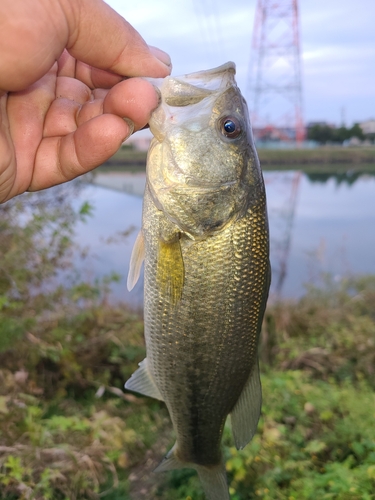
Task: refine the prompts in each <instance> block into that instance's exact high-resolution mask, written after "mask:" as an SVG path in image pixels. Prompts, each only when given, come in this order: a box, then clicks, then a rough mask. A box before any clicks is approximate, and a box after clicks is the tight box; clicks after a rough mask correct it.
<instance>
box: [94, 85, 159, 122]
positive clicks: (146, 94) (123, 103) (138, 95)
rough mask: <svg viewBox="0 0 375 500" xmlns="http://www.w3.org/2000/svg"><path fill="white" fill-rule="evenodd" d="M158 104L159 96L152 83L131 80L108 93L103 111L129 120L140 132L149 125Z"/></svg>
mask: <svg viewBox="0 0 375 500" xmlns="http://www.w3.org/2000/svg"><path fill="white" fill-rule="evenodd" d="M158 104H159V99H158V94H157V93H156V92H155V89H154V87H153V85H151V83H149V82H147V81H146V80H143V79H142V78H129V79H128V80H124V81H123V82H120V83H118V84H117V85H116V86H115V87H113V88H112V89H111V90H109V91H108V94H107V95H106V97H105V99H104V103H103V111H104V113H113V114H115V115H118V116H122V117H127V118H129V119H130V120H131V121H132V122H133V123H134V130H139V129H141V128H143V127H144V126H145V125H146V124H147V123H148V121H149V119H150V115H151V112H152V110H154V109H155V108H156V107H157V106H158Z"/></svg>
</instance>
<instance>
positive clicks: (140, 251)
mask: <svg viewBox="0 0 375 500" xmlns="http://www.w3.org/2000/svg"><path fill="white" fill-rule="evenodd" d="M144 259H145V241H144V236H143V233H142V231H139V233H138V236H137V238H136V240H135V242H134V247H133V250H132V254H131V257H130V265H129V274H128V282H127V287H128V290H129V292H130V291H131V290H133V288H134V287H135V285H136V283H137V281H138V280H139V276H140V274H141V268H142V263H143V261H144Z"/></svg>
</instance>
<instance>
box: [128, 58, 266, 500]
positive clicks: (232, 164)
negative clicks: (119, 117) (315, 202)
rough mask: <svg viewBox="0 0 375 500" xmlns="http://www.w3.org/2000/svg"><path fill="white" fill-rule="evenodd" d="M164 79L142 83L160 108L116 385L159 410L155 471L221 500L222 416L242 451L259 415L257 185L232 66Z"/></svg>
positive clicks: (260, 221) (224, 492) (261, 229)
mask: <svg viewBox="0 0 375 500" xmlns="http://www.w3.org/2000/svg"><path fill="white" fill-rule="evenodd" d="M199 77H200V78H201V79H199ZM165 80H166V81H164V82H163V81H157V80H152V82H153V83H154V84H157V85H158V86H159V88H160V90H161V95H162V104H161V107H160V109H159V110H156V111H155V112H154V114H153V116H152V119H151V121H150V127H151V131H152V132H153V133H154V135H155V139H154V140H153V143H152V145H151V147H150V151H149V155H148V162H147V183H146V191H145V196H144V202H143V220H142V230H141V234H140V236H139V237H138V238H137V241H136V245H135V249H134V251H133V255H132V261H131V273H130V275H129V281H128V283H130V288H131V287H132V286H133V285H134V283H135V282H136V280H137V277H138V275H139V269H140V263H141V261H142V259H144V262H145V272H144V280H145V282H144V290H145V304H144V315H145V340H146V351H147V358H146V360H144V361H143V362H142V363H141V364H140V368H139V369H138V370H137V372H135V374H134V375H133V376H132V378H131V379H130V380H129V381H128V382H127V383H126V385H125V387H126V388H128V389H130V390H133V391H136V392H140V393H142V394H145V395H148V396H151V397H155V398H158V399H160V400H162V401H164V402H165V404H166V406H167V408H168V411H169V414H170V417H171V420H172V424H173V427H174V430H175V433H176V443H175V445H174V447H173V448H172V450H171V451H170V452H169V453H168V454H167V456H166V458H165V459H164V461H163V462H162V463H161V465H160V466H159V467H158V470H159V471H164V470H170V469H173V468H181V467H193V468H195V469H196V470H197V472H198V474H199V477H200V479H201V481H202V484H203V487H204V490H205V492H206V495H207V497H208V498H209V499H210V500H227V499H229V493H228V487H227V485H226V474H225V467H224V464H223V459H222V453H221V439H222V433H223V429H224V424H225V421H226V418H227V416H228V415H229V414H230V415H231V417H232V431H233V436H234V440H235V444H236V446H237V448H242V447H244V446H245V445H246V444H247V443H248V442H249V441H250V439H251V438H252V436H253V434H254V433H255V431H256V426H257V422H258V419H259V414H260V407H261V387H260V378H259V369H258V354H257V350H258V340H259V334H260V330H261V323H262V319H263V314H264V310H265V306H266V301H267V296H268V289H269V283H270V266H269V242H268V221H267V210H266V198H265V191H264V183H263V177H262V174H261V171H260V168H259V161H258V158H257V155H256V152H255V149H254V145H253V142H252V135H251V130H250V125H249V121H248V116H247V108H246V104H245V101H244V100H243V98H242V96H241V94H240V92H239V90H238V88H237V87H236V85H235V82H234V65H233V64H232V63H228V64H227V65H224V66H222V67H220V68H216V69H215V70H210V71H208V72H201V73H197V74H193V75H187V76H185V77H181V78H179V79H175V81H174V80H173V78H172V77H169V79H168V78H167V79H165ZM175 82H176V83H175ZM168 103H173V106H171V105H170V104H168ZM193 107H194V108H193ZM179 108H180V109H179ZM182 108H183V109H182ZM192 108H193V109H194V110H195V111H194V113H193V112H192ZM210 110H211V111H210ZM184 113H185V115H184ZM186 113H187V115H186ZM207 113H211V114H209V116H208V117H207ZM168 116H173V120H172V121H173V123H171V120H169V119H168ZM223 116H224V118H223ZM184 117H186V120H184ZM227 117H228V118H227ZM200 119H201V120H202V124H203V125H202V127H203V129H202V131H200V129H199V123H200V122H199V120H200ZM226 119H228V120H229V123H230V126H229V134H231V133H232V130H234V131H236V128H235V127H236V126H238V127H239V129H240V133H238V134H237V135H236V133H235V134H234V136H233V140H228V138H229V139H232V136H231V135H229V136H226V135H225V130H224V131H223V128H222V124H223V120H226ZM184 123H187V125H186V127H185V126H184ZM171 127H173V128H171ZM202 138H203V139H202ZM207 144H212V145H213V148H214V153H215V154H213V155H212V158H210V155H209V151H210V149H209V147H207Z"/></svg>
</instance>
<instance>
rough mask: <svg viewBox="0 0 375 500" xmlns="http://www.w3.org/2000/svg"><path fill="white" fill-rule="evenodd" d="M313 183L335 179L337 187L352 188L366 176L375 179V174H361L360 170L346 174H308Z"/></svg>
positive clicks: (349, 171) (346, 172) (348, 171)
mask: <svg viewBox="0 0 375 500" xmlns="http://www.w3.org/2000/svg"><path fill="white" fill-rule="evenodd" d="M306 175H307V177H308V178H309V180H310V181H311V182H320V183H323V184H324V183H326V182H328V181H329V180H330V179H333V180H334V181H335V183H336V184H337V185H339V184H348V185H349V186H351V185H352V184H355V183H356V182H357V180H358V179H360V178H361V177H364V176H370V177H375V172H369V173H364V172H359V171H358V170H347V171H345V172H336V173H324V172H319V173H310V174H306Z"/></svg>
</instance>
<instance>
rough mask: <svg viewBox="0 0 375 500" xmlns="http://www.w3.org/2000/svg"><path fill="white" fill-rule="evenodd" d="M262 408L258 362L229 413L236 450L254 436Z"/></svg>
mask: <svg viewBox="0 0 375 500" xmlns="http://www.w3.org/2000/svg"><path fill="white" fill-rule="evenodd" d="M261 407H262V387H261V384H260V377H259V364H258V360H257V362H256V364H255V366H254V368H253V370H252V372H251V374H250V377H249V379H248V381H247V382H246V385H245V387H244V388H243V391H242V393H241V395H240V397H239V399H238V401H237V403H236V405H235V406H234V408H233V410H232V412H231V421H232V433H233V438H234V442H235V444H236V448H237V449H238V450H241V449H242V448H244V447H245V446H246V445H247V444H248V443H249V442H250V441H251V439H252V437H253V436H254V434H255V432H256V429H257V425H258V420H259V416H260V411H261Z"/></svg>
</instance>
